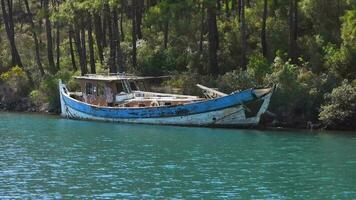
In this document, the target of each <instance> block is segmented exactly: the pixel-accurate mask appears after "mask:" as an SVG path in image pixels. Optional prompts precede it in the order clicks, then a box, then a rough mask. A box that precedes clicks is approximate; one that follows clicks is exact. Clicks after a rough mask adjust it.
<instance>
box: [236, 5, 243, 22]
mask: <svg viewBox="0 0 356 200" xmlns="http://www.w3.org/2000/svg"><path fill="white" fill-rule="evenodd" d="M241 10H242V0H238V4H237V14H238V19H239V22H241Z"/></svg>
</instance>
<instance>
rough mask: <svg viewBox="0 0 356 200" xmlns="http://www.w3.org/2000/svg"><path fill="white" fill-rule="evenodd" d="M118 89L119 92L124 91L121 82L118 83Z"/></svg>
mask: <svg viewBox="0 0 356 200" xmlns="http://www.w3.org/2000/svg"><path fill="white" fill-rule="evenodd" d="M116 89H117V93H120V92H122V91H124V88H123V87H122V84H121V83H116Z"/></svg>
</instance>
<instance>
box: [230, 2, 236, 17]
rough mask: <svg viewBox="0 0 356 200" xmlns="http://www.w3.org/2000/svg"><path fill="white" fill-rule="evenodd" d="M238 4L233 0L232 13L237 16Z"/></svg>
mask: <svg viewBox="0 0 356 200" xmlns="http://www.w3.org/2000/svg"><path fill="white" fill-rule="evenodd" d="M236 3H237V0H231V11H232V14H236V7H237V6H236Z"/></svg>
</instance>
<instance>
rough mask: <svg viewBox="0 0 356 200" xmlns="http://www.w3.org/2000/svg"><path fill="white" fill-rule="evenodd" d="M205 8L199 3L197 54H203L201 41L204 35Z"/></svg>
mask: <svg viewBox="0 0 356 200" xmlns="http://www.w3.org/2000/svg"><path fill="white" fill-rule="evenodd" d="M204 22H205V6H204V3H203V2H202V3H201V19H200V41H199V52H200V54H203V41H204V33H205V31H204V30H205V26H204Z"/></svg>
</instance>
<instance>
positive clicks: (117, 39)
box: [112, 9, 125, 73]
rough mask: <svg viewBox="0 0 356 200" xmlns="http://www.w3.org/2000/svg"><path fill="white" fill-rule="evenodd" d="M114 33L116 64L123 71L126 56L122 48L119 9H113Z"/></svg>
mask: <svg viewBox="0 0 356 200" xmlns="http://www.w3.org/2000/svg"><path fill="white" fill-rule="evenodd" d="M112 15H113V34H114V38H115V40H114V42H115V48H116V49H115V52H116V55H115V57H116V61H115V66H117V67H118V68H119V69H118V70H119V72H120V73H122V72H124V70H125V66H124V57H123V54H122V50H121V45H120V42H121V39H120V32H119V24H118V21H119V19H118V13H117V9H114V10H113V13H112Z"/></svg>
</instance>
